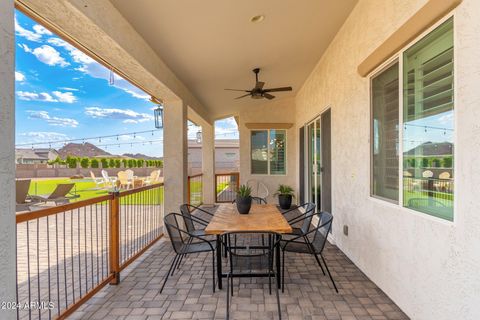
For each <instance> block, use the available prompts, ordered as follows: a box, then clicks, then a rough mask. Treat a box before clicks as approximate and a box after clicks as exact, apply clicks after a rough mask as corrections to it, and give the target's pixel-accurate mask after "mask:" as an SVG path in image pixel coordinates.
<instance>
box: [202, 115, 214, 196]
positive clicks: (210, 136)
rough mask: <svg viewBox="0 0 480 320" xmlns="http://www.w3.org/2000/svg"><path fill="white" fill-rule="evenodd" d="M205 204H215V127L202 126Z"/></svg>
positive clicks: (209, 125)
mask: <svg viewBox="0 0 480 320" xmlns="http://www.w3.org/2000/svg"><path fill="white" fill-rule="evenodd" d="M202 173H203V178H202V181H203V186H202V193H203V203H204V204H213V203H215V127H214V126H213V125H211V124H208V123H206V124H203V125H202Z"/></svg>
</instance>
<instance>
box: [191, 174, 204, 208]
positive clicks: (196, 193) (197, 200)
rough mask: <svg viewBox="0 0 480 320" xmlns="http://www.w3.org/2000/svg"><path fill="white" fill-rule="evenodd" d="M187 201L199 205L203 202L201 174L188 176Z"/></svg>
mask: <svg viewBox="0 0 480 320" xmlns="http://www.w3.org/2000/svg"><path fill="white" fill-rule="evenodd" d="M187 189H188V191H187V195H188V203H189V204H191V205H194V206H199V205H201V204H202V203H203V192H202V189H203V174H202V173H199V174H195V175H191V176H188V182H187Z"/></svg>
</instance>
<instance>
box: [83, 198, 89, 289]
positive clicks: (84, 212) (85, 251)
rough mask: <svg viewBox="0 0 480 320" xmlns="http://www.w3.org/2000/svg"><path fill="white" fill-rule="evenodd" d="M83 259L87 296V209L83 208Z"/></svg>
mask: <svg viewBox="0 0 480 320" xmlns="http://www.w3.org/2000/svg"><path fill="white" fill-rule="evenodd" d="M83 234H84V238H83V257H84V258H85V259H84V260H85V294H87V292H88V254H87V207H83Z"/></svg>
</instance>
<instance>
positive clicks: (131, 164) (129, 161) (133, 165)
mask: <svg viewBox="0 0 480 320" xmlns="http://www.w3.org/2000/svg"><path fill="white" fill-rule="evenodd" d="M135 164H136V162H134V161H133V159H128V162H127V165H128V167H129V168H134V167H135Z"/></svg>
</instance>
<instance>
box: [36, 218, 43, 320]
mask: <svg viewBox="0 0 480 320" xmlns="http://www.w3.org/2000/svg"><path fill="white" fill-rule="evenodd" d="M36 220H37V293H38V299H37V303H40V301H41V300H40V299H41V293H40V248H39V244H40V219H36ZM38 319H42V308H38Z"/></svg>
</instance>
